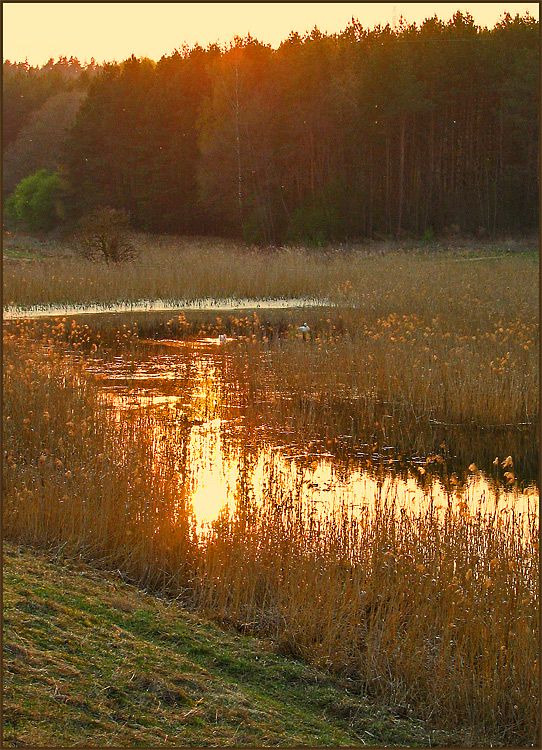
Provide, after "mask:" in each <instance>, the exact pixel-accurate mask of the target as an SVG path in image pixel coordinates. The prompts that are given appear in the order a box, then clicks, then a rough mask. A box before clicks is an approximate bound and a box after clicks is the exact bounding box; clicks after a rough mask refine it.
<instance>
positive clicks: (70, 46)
mask: <svg viewBox="0 0 542 750" xmlns="http://www.w3.org/2000/svg"><path fill="white" fill-rule="evenodd" d="M456 10H461V11H463V12H465V11H468V12H469V13H470V14H471V15H472V16H473V17H474V20H475V22H476V23H477V24H478V25H479V26H488V27H492V26H494V25H495V23H496V22H497V21H498V20H499V18H500V17H501V16H502V14H503V13H504V12H505V11H508V12H509V13H511V15H513V16H514V15H515V14H516V13H519V14H520V15H523V14H524V13H525V12H526V11H529V13H530V14H531V16H533V17H534V18H536V19H538V18H539V5H538V3H508V4H506V3H466V4H464V3H460V2H457V3H401V2H397V3H109V2H103V3H19V2H14V3H10V2H4V3H2V14H3V59H4V60H10V61H11V62H24V60H25V59H27V60H28V62H29V64H30V65H35V66H40V65H43V64H44V63H46V62H47V60H49V59H50V58H53V59H55V60H56V59H58V58H59V57H60V56H61V55H65V56H66V57H71V56H74V57H77V58H78V60H79V61H80V62H81V63H83V62H85V61H86V62H90V59H91V58H94V59H95V60H96V61H97V62H104V61H106V62H113V61H117V62H120V61H122V60H125V59H126V58H127V57H130V55H131V54H134V55H135V56H136V57H150V58H151V59H152V60H156V61H157V60H159V59H160V58H161V57H162V56H163V55H171V53H172V52H173V51H174V50H175V49H180V48H182V46H183V45H184V44H186V45H188V46H189V47H193V46H194V45H195V44H196V43H199V44H200V45H201V46H203V47H206V46H207V45H208V44H212V43H215V42H217V43H218V44H220V45H221V46H222V45H225V44H228V43H229V42H230V41H231V40H232V39H233V37H234V36H235V35H238V36H246V35H247V33H250V34H251V35H252V36H253V37H255V38H257V39H258V40H259V41H260V42H263V43H266V44H270V45H271V46H272V47H278V45H279V44H280V42H281V41H283V40H284V39H286V38H287V37H288V35H289V33H290V32H291V31H297V32H299V33H300V34H303V33H305V31H310V30H312V29H313V28H314V26H318V28H319V29H320V30H321V31H323V32H328V33H333V32H336V31H341V30H342V29H344V28H345V26H346V25H347V24H348V22H349V21H350V20H351V18H352V17H354V18H357V19H358V20H359V21H360V23H361V24H362V26H364V27H365V28H373V27H374V26H376V25H377V24H381V25H382V26H385V25H386V24H387V23H389V24H390V25H393V23H394V21H397V20H399V17H400V16H401V15H403V16H404V18H405V19H406V20H407V21H408V22H409V23H412V22H416V23H417V24H420V23H423V21H424V19H425V18H427V17H431V16H433V15H434V14H435V13H436V14H437V16H438V17H439V18H440V19H441V20H443V21H447V20H448V19H450V18H451V17H452V15H453V14H454V12H455V11H456Z"/></svg>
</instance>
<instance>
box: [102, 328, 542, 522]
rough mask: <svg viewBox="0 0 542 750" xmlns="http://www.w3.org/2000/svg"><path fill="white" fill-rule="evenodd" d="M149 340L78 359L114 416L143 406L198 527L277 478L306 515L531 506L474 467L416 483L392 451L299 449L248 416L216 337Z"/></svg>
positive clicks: (503, 510) (267, 492) (262, 495)
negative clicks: (145, 349)
mask: <svg viewBox="0 0 542 750" xmlns="http://www.w3.org/2000/svg"><path fill="white" fill-rule="evenodd" d="M149 343H151V342H149ZM157 343H162V344H163V343H164V342H152V344H153V346H149V350H150V353H149V355H148V357H147V358H143V359H140V360H136V361H129V360H128V359H124V358H122V357H116V358H114V359H113V360H112V361H109V362H98V361H97V360H93V363H92V364H89V366H88V368H87V369H88V371H89V372H92V373H93V374H94V375H95V376H96V377H98V378H99V379H100V380H101V382H102V385H103V398H104V402H105V403H107V404H109V406H110V408H111V410H112V412H113V413H114V415H115V419H116V420H117V421H118V422H121V421H122V420H123V419H126V418H127V414H128V413H129V412H130V411H133V412H137V411H138V410H141V409H144V410H146V411H147V413H149V414H152V415H153V421H152V428H150V433H149V432H147V434H142V435H141V439H146V440H151V441H152V445H153V451H154V460H155V463H156V465H157V466H158V465H159V464H160V463H161V462H162V461H164V460H165V456H166V454H167V456H168V458H171V457H172V456H173V455H174V457H175V460H176V462H177V467H178V474H179V492H180V496H182V498H183V502H190V504H191V506H192V508H193V511H194V514H195V517H196V520H197V523H198V526H199V527H200V528H203V527H206V526H209V524H211V523H212V522H213V521H214V520H215V519H216V518H217V517H218V516H219V514H220V513H222V512H225V511H227V512H229V513H233V512H234V510H235V508H236V505H238V504H239V503H242V502H243V501H245V500H246V498H247V497H248V496H250V498H254V499H256V502H259V503H262V502H265V501H266V500H271V501H273V491H275V492H276V491H277V490H276V488H277V487H278V488H280V493H281V498H282V499H284V498H290V499H292V500H293V499H295V500H296V501H297V502H300V503H301V505H303V506H304V507H306V508H307V512H309V510H310V512H311V513H312V514H313V515H314V516H315V517H318V516H319V514H323V513H324V512H325V513H328V512H329V511H335V512H344V511H346V512H348V514H350V515H352V516H354V517H355V516H357V515H359V514H362V513H371V512H375V511H377V510H378V507H379V506H381V504H383V503H386V504H387V505H388V506H391V505H393V507H395V508H396V510H397V512H401V511H402V510H403V511H405V512H407V513H419V512H428V513H433V514H435V515H437V516H442V515H443V514H444V513H445V512H446V509H447V508H448V507H452V506H458V505H459V504H461V503H463V505H464V507H465V508H468V510H469V512H470V513H472V514H475V513H477V512H480V513H482V514H487V513H495V512H498V513H499V514H502V515H503V517H504V516H506V514H507V513H510V512H511V511H512V509H513V510H514V512H515V514H517V515H518V517H519V518H521V514H523V515H524V517H527V516H528V514H532V513H536V512H537V506H538V491H537V490H536V489H535V488H530V489H529V490H528V491H524V492H520V491H504V490H502V489H496V488H495V486H494V485H492V484H491V482H490V481H488V479H487V478H486V477H485V476H484V475H483V474H482V473H481V472H479V471H473V472H472V474H471V475H470V476H469V480H468V482H467V484H466V485H463V486H461V487H458V488H456V489H455V490H453V489H450V486H448V487H445V486H444V484H443V482H442V481H441V480H440V479H439V477H434V478H433V479H432V480H431V481H430V482H427V483H426V484H425V485H424V486H420V481H419V476H420V475H419V473H418V475H416V474H415V473H407V474H405V472H403V474H402V475H400V476H399V475H398V474H397V473H393V472H392V471H391V469H388V470H386V468H385V464H386V463H387V464H388V467H391V466H392V465H393V463H394V461H396V459H395V458H394V457H393V453H389V455H387V457H385V461H384V460H383V463H382V465H381V470H379V471H375V470H374V467H372V466H371V465H370V462H368V461H366V460H365V462H364V461H362V460H361V459H360V460H359V461H358V462H357V464H356V463H355V462H353V460H352V459H350V462H349V463H348V464H346V465H345V464H344V463H341V462H340V461H339V460H338V459H337V456H335V455H334V454H333V453H332V452H330V451H329V450H328V449H327V443H328V442H329V441H321V445H320V446H318V447H317V448H315V447H314V446H313V447H312V448H311V449H308V448H307V447H305V446H299V445H297V444H296V441H295V435H293V436H292V435H291V434H290V435H289V434H288V430H285V431H284V433H283V436H282V440H281V439H279V437H278V436H276V435H275V436H273V434H272V433H271V432H270V431H269V430H267V429H266V425H254V424H249V423H248V421H247V419H246V414H245V412H244V407H243V405H242V404H241V403H240V399H239V397H238V396H239V394H238V390H239V389H238V388H237V385H236V384H234V383H232V382H231V380H230V381H229V380H228V377H229V372H228V358H229V356H230V355H229V354H228V352H227V350H226V347H220V346H217V339H201V340H199V341H198V342H166V344H167V346H165V347H163V348H158V347H157V346H156V344H157ZM149 424H151V423H149ZM288 437H290V438H292V439H291V440H290V442H288ZM346 437H349V436H346ZM284 438H286V440H284ZM362 447H363V446H362ZM383 450H384V451H390V450H392V448H391V447H389V446H386V447H385V448H384V449H383ZM357 455H358V456H366V454H365V453H363V452H360V451H358V453H357ZM414 463H416V462H414ZM417 463H418V464H420V461H419V460H418V461H417ZM367 464H369V466H368V465H367ZM383 467H384V468H383ZM414 468H416V467H415V466H414ZM418 471H419V467H418ZM424 472H425V470H424V469H422V474H423V473H424ZM272 486H273V487H274V488H275V489H274V490H273V491H272V490H271V489H270V488H271V487H272ZM275 499H276V498H275Z"/></svg>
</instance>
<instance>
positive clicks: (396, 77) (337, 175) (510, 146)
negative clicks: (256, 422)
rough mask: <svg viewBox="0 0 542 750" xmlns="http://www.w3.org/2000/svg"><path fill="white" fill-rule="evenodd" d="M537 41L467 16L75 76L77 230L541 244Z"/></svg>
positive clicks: (13, 132) (514, 25)
mask: <svg viewBox="0 0 542 750" xmlns="http://www.w3.org/2000/svg"><path fill="white" fill-rule="evenodd" d="M539 41H540V40H539V24H538V22H537V21H535V20H534V19H532V18H531V17H530V16H529V15H528V14H527V15H525V16H523V17H522V16H519V15H518V16H516V17H514V18H513V17H511V16H510V15H508V14H506V15H505V16H504V17H503V18H502V19H501V21H500V22H499V23H498V24H496V26H495V27H494V28H492V29H485V28H480V27H478V26H476V24H475V23H474V21H473V19H472V17H470V16H469V15H468V14H462V13H461V12H459V11H458V12H457V13H456V14H455V15H454V17H453V19H452V20H451V21H449V22H447V23H444V22H442V21H440V20H439V19H438V18H437V17H436V16H434V17H433V18H430V19H427V20H426V21H425V22H424V23H423V24H422V25H421V26H416V25H415V24H407V23H406V22H405V21H404V20H403V19H401V21H400V23H399V25H398V27H397V28H395V29H391V28H390V27H389V26H386V27H380V26H377V27H375V28H374V29H371V30H367V29H364V28H363V27H362V26H361V25H360V24H359V23H358V22H357V21H355V20H352V22H351V23H350V24H349V25H348V26H347V28H346V29H345V30H344V31H343V32H341V33H340V34H333V35H329V34H323V33H321V32H319V31H318V30H317V29H314V31H313V32H312V33H310V34H307V35H305V36H303V37H301V36H299V35H298V34H295V33H292V34H291V35H290V36H289V38H288V39H287V40H285V41H284V42H283V43H282V44H281V45H280V46H279V48H278V49H276V50H275V49H272V48H271V47H269V46H267V45H264V44H261V43H260V42H258V41H257V40H255V39H252V38H251V37H248V38H245V39H241V38H235V39H234V40H233V42H232V43H231V44H230V45H229V47H228V48H227V49H220V48H219V47H217V46H216V45H212V46H210V47H208V48H207V49H203V48H201V47H199V46H196V47H195V48H192V49H189V48H183V49H181V50H176V51H175V52H174V53H173V54H172V55H170V56H164V57H163V58H162V59H161V60H160V61H159V62H158V63H154V62H153V61H151V60H148V59H136V58H135V57H132V58H131V59H129V60H126V61H125V62H123V63H122V64H116V63H115V64H108V65H106V66H105V67H104V69H103V70H101V71H99V72H98V73H97V74H96V71H94V75H89V74H88V73H86V75H85V76H84V77H81V76H82V74H83V73H84V72H85V71H82V70H79V73H78V75H76V76H74V78H73V81H72V85H71V88H70V86H69V85H67V84H66V85H65V88H64V91H63V92H59V91H58V87H57V89H55V93H56V95H57V96H58V95H59V94H60V93H65V94H66V93H67V92H70V91H72V93H73V91H74V90H75V91H76V92H77V91H79V92H81V91H83V90H84V92H85V93H84V95H83V94H79V95H80V100H79V102H78V104H77V106H78V111H77V116H76V119H75V122H74V123H73V125H72V126H71V128H70V130H69V136H68V137H67V139H66V140H65V141H63V142H62V144H61V151H62V153H61V157H60V158H59V163H60V164H61V166H62V168H63V169H64V170H65V174H66V176H67V178H68V182H69V185H70V189H69V192H68V198H67V209H68V214H69V215H71V217H72V218H77V217H78V216H81V215H83V214H86V213H89V212H90V211H91V210H93V209H95V208H96V207H99V206H109V207H112V208H117V209H122V210H125V211H127V212H128V213H129V214H130V216H131V218H132V221H133V223H134V225H135V226H136V227H138V228H142V229H146V230H150V231H178V232H201V233H203V232H209V233H211V232H212V233H230V234H236V235H244V236H245V237H246V238H247V239H249V240H254V241H265V242H283V241H302V242H307V241H309V242H314V243H325V242H327V241H330V240H347V239H355V238H361V237H378V236H401V235H403V234H405V233H411V234H413V235H417V236H423V235H424V234H425V235H426V236H430V235H431V234H432V233H433V232H436V233H438V232H441V231H443V230H445V229H448V230H450V229H451V231H463V232H478V233H488V234H496V233H501V232H523V231H531V230H533V229H535V228H537V227H538V166H539V164H538V158H539V157H538V111H539V94H538V92H539V80H538V70H539ZM15 67H16V70H13V66H11V68H10V69H8V71H7V73H8V77H11V79H12V80H11V82H10V87H11V89H12V88H13V87H14V86H15V83H14V81H15V80H17V81H18V79H17V75H19V72H20V71H19V70H18V68H17V66H15ZM52 69H53V70H54V66H52ZM27 75H28V74H27ZM31 78H36V75H35V74H33V76H31ZM45 79H47V76H45ZM21 80H23V81H24V75H23V76H22V79H21ZM64 80H65V81H69V79H68V78H67V77H65V78H64ZM74 82H75V83H74ZM27 84H28V81H27ZM17 85H18V86H19V89H20V90H22V89H23V88H24V86H23V84H22V83H20V82H18V83H17ZM25 85H26V84H25ZM47 85H49V84H46V83H42V85H41V87H39V88H38V89H36V90H34V89H33V88H32V86H30V84H28V86H29V90H31V91H32V92H34V93H32V95H27V94H25V96H28V97H29V99H30V100H31V101H30V103H29V101H27V102H26V106H27V108H28V107H29V106H30V104H31V107H30V108H31V110H32V111H33V112H34V113H36V112H40V111H41V110H40V107H41V108H42V109H43V106H44V104H45V103H46V102H47V101H48V103H49V106H50V107H51V108H53V109H54V106H53V105H54V101H53V100H52V99H51V98H50V96H51V94H50V92H51V90H52V89H51V88H49V89H48V88H47ZM77 87H79V88H77ZM4 88H5V89H6V66H5V65H4ZM53 88H54V87H53ZM11 89H10V88H8V92H9V91H10V90H11ZM47 91H48V92H49V95H47V93H45V92H47ZM58 101H60V100H58ZM74 102H75V99H74V98H73V96H72V98H71V99H68V98H66V100H65V103H66V107H67V105H68V103H69V104H70V106H72V110H70V111H71V112H72V113H73V111H74V109H75V104H74ZM79 104H80V106H79ZM10 107H12V108H13V109H12V111H10V112H9V117H8V118H7V123H6V114H7V110H9V109H10ZM23 109H24V107H23ZM23 114H24V113H22V110H21V106H20V103H18V102H16V103H15V104H14V97H13V94H11V93H10V94H9V95H8V97H7V100H6V90H5V92H4V128H5V135H4V139H5V141H4V146H5V147H6V145H7V146H9V144H10V142H13V141H14V140H15V139H16V136H17V134H21V133H22V134H24V133H25V132H26V131H28V129H29V128H31V127H32V121H31V119H30V118H29V117H28V113H27V115H26V121H25V116H23ZM68 120H69V116H68V115H67V116H66V122H67V121H68ZM34 127H35V125H34ZM6 128H7V138H6ZM25 128H26V130H25ZM32 164H33V166H35V167H36V168H50V167H51V160H49V162H48V163H41V164H40V163H37V161H36V159H34V161H33V162H32ZM22 171H24V170H22ZM17 174H18V176H19V175H20V176H24V175H21V169H19V172H18V173H17Z"/></svg>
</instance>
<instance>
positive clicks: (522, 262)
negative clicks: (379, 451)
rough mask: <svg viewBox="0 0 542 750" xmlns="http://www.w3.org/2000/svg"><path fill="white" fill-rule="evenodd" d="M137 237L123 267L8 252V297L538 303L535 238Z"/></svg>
mask: <svg viewBox="0 0 542 750" xmlns="http://www.w3.org/2000/svg"><path fill="white" fill-rule="evenodd" d="M134 242H135V244H136V245H137V246H138V248H139V250H140V255H139V258H138V259H137V260H136V261H134V262H132V263H128V264H123V265H121V266H117V267H115V266H113V265H112V266H105V265H104V264H99V263H92V262H90V261H86V260H84V259H83V258H80V257H78V256H76V255H73V253H70V252H68V251H66V250H65V251H64V252H63V253H62V249H61V248H60V247H59V248H58V252H57V253H55V252H54V248H47V253H42V254H37V253H36V252H35V250H34V249H32V252H30V253H29V254H28V257H27V259H26V261H25V262H23V261H21V260H18V261H16V260H13V259H11V260H10V259H7V260H5V261H4V305H11V304H14V305H17V306H30V305H43V304H45V305H46V304H53V303H59V304H75V303H93V302H96V303H104V302H115V301H136V300H141V299H163V300H180V299H186V300H190V299H199V298H206V297H216V298H229V297H236V298H243V297H261V298H275V297H278V298H280V297H303V296H314V297H326V296H327V297H330V298H332V299H333V300H338V299H345V300H346V301H347V302H349V303H350V302H355V304H356V305H358V306H359V307H360V309H362V310H363V311H364V313H365V314H369V315H372V314H375V315H376V316H377V317H382V316H383V315H386V314H388V313H389V312H390V311H391V310H393V311H395V312H396V313H398V314H408V313H410V312H412V304H414V305H415V308H416V312H417V313H418V314H421V315H422V317H424V319H425V318H428V320H430V319H431V317H435V314H436V313H437V312H438V311H439V310H440V311H441V312H445V313H446V314H447V315H448V314H450V313H452V317H453V318H457V319H458V321H459V322H461V320H462V319H466V320H468V319H469V318H470V316H471V314H472V313H473V312H475V313H476V314H477V315H478V312H477V308H478V306H481V307H482V308H483V307H484V305H485V303H486V301H487V300H488V299H489V300H491V301H492V302H493V303H495V300H496V299H498V303H499V305H502V306H503V312H504V313H505V314H506V308H507V307H509V306H510V304H513V305H515V306H517V307H518V308H519V309H521V308H522V307H524V305H525V304H528V305H532V304H533V302H534V304H535V307H536V300H537V294H536V289H535V287H536V263H537V261H536V256H535V248H531V245H532V243H531V244H529V243H525V246H526V247H527V246H528V247H529V248H530V254H529V253H528V254H525V253H524V252H521V251H522V246H521V245H518V243H517V242H514V241H509V242H508V243H496V244H495V243H494V244H491V243H487V244H485V245H480V244H479V243H478V244H477V245H473V246H468V245H467V246H463V247H460V248H457V249H455V250H449V251H446V252H444V253H442V252H441V249H440V246H438V245H436V244H435V245H433V246H428V247H424V248H423V250H422V249H420V248H418V249H417V250H416V251H412V250H411V249H409V248H408V246H405V247H401V246H394V245H386V244H382V243H380V244H378V243H375V244H374V245H368V246H363V247H354V248H351V249H349V250H346V249H335V250H333V249H331V250H328V251H326V252H323V251H318V252H315V251H306V250H303V249H300V248H288V247H286V248H273V249H267V250H258V249H254V248H247V247H246V246H242V245H239V244H236V243H234V242H226V241H223V240H215V239H205V238H193V239H190V238H177V237H149V236H144V235H141V236H139V237H136V238H135V239H134ZM23 245H24V243H23ZM17 247H18V244H17V241H16V239H13V238H11V239H10V242H9V243H8V242H6V248H5V251H6V252H11V253H14V252H15V248H17ZM10 248H11V250H10ZM473 253H474V255H475V258H478V259H477V260H476V259H474V260H473V259H472V256H473ZM495 256H496V257H495ZM480 258H481V259H480ZM484 258H485V259H484ZM450 260H452V261H453V262H450ZM533 289H534V291H533ZM494 295H495V296H494ZM533 295H534V296H533ZM390 305H391V307H390ZM493 307H495V308H497V307H498V305H497V306H496V305H495V304H493Z"/></svg>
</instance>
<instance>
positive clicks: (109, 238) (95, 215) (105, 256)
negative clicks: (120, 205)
mask: <svg viewBox="0 0 542 750" xmlns="http://www.w3.org/2000/svg"><path fill="white" fill-rule="evenodd" d="M129 231H130V220H129V216H128V214H127V213H126V212H125V211H120V210H118V209H115V208H98V209H96V210H95V211H93V212H92V213H91V214H89V215H88V216H85V217H83V218H82V219H81V220H80V221H79V225H78V231H77V233H76V237H75V247H76V250H77V251H78V252H79V253H81V255H83V257H85V258H88V259H89V260H104V261H105V262H106V263H123V262H125V261H128V260H132V259H133V258H135V257H136V255H137V251H136V248H135V247H134V245H133V244H132V243H131V242H130V239H129Z"/></svg>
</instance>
